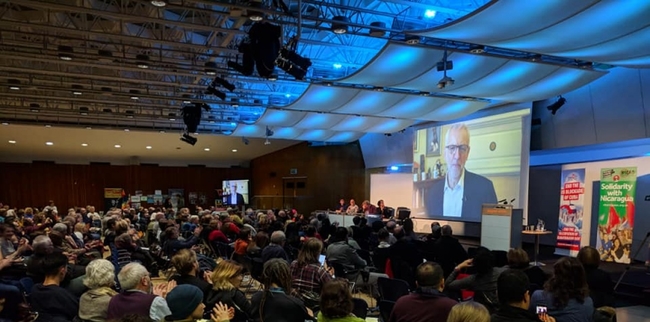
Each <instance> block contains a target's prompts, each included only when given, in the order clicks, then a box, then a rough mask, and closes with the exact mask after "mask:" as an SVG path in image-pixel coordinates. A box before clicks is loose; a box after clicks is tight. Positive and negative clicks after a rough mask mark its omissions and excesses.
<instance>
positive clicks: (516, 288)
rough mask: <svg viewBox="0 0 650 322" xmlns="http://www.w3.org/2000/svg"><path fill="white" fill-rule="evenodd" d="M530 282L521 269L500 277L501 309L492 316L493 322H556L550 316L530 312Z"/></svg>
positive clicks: (498, 285)
mask: <svg viewBox="0 0 650 322" xmlns="http://www.w3.org/2000/svg"><path fill="white" fill-rule="evenodd" d="M529 284H530V281H529V280H528V276H526V274H524V272H523V271H522V270H520V269H508V270H506V271H504V272H503V273H501V275H499V279H498V280H497V295H498V297H499V304H500V305H499V309H498V310H497V311H496V313H494V314H492V317H491V319H490V321H491V322H528V321H531V322H539V321H543V322H555V319H554V318H553V317H551V316H549V315H548V314H539V315H538V314H536V312H535V313H533V312H530V311H528V309H529V307H530V290H529V289H528V287H529Z"/></svg>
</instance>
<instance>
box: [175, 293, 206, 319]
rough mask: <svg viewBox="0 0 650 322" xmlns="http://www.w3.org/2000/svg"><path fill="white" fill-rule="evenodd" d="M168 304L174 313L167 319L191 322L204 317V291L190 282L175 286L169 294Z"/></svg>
mask: <svg viewBox="0 0 650 322" xmlns="http://www.w3.org/2000/svg"><path fill="white" fill-rule="evenodd" d="M166 300H167V306H169V310H170V311H171V312H172V314H170V315H168V316H167V317H166V318H165V321H176V322H181V321H182V322H191V321H194V320H197V319H200V318H202V317H203V310H204V309H205V304H203V291H201V289H199V288H198V287H196V286H194V285H190V284H183V285H178V286H176V287H174V289H173V290H171V291H170V292H169V293H168V294H167V298H166Z"/></svg>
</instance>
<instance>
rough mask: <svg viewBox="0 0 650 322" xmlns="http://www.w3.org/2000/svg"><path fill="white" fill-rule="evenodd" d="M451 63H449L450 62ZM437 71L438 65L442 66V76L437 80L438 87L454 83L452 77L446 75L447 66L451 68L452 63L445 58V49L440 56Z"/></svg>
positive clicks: (441, 87)
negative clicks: (440, 59)
mask: <svg viewBox="0 0 650 322" xmlns="http://www.w3.org/2000/svg"><path fill="white" fill-rule="evenodd" d="M450 63H451V64H450ZM437 67H438V71H440V67H442V72H443V77H442V79H441V80H440V81H438V89H443V88H445V87H448V86H452V85H454V82H455V81H454V79H453V78H451V77H449V76H447V68H448V67H451V68H453V67H454V65H453V63H452V62H451V61H448V60H447V51H446V50H445V53H444V54H443V56H442V61H440V62H439V63H438V66H437Z"/></svg>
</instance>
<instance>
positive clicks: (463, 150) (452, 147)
mask: <svg viewBox="0 0 650 322" xmlns="http://www.w3.org/2000/svg"><path fill="white" fill-rule="evenodd" d="M445 148H446V149H447V151H449V153H451V154H454V153H456V152H457V151H458V152H460V153H462V154H465V153H467V152H468V151H469V145H465V144H464V145H448V146H446V147H445Z"/></svg>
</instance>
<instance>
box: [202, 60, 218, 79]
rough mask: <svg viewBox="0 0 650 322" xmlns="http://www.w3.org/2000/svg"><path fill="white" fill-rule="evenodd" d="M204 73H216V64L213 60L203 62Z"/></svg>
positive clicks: (210, 74) (212, 74)
mask: <svg viewBox="0 0 650 322" xmlns="http://www.w3.org/2000/svg"><path fill="white" fill-rule="evenodd" d="M205 74H206V75H209V76H214V75H216V74H217V64H216V63H215V62H211V61H209V62H206V63H205Z"/></svg>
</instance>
